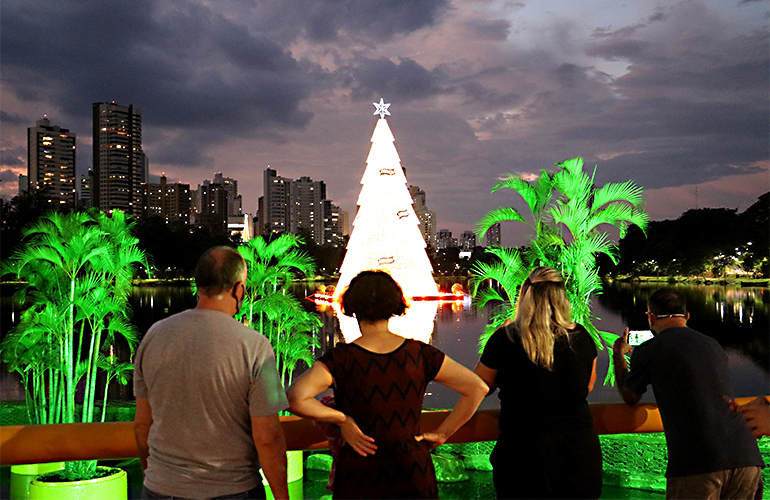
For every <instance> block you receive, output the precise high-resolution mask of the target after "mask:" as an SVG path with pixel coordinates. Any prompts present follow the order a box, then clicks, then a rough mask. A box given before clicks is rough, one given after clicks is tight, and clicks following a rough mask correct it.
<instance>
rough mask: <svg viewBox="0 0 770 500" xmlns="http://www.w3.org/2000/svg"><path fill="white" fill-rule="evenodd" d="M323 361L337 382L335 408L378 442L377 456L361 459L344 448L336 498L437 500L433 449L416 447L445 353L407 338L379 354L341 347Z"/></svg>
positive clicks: (336, 480)
mask: <svg viewBox="0 0 770 500" xmlns="http://www.w3.org/2000/svg"><path fill="white" fill-rule="evenodd" d="M319 361H321V362H323V363H324V364H325V365H326V366H327V367H328V368H329V371H331V374H332V376H333V377H334V404H335V408H336V409H337V410H340V411H341V412H343V413H345V414H347V415H350V416H351V417H353V419H354V420H355V421H356V423H357V424H358V427H359V428H360V429H361V431H362V432H363V433H364V434H366V435H367V436H371V437H372V438H374V443H375V444H376V445H377V451H376V452H375V453H374V454H373V455H369V456H366V457H362V456H360V455H359V454H358V453H356V452H355V450H353V448H352V447H350V446H343V447H342V450H341V451H340V455H339V457H338V458H337V472H336V476H335V479H334V498H438V488H437V484H436V473H435V470H434V468H433V460H432V459H431V455H430V445H429V444H428V443H427V442H425V441H421V442H417V441H415V440H414V436H416V435H418V434H419V424H420V413H421V411H422V400H423V397H424V396H425V387H426V386H427V385H428V382H430V381H431V380H433V379H434V378H435V376H436V374H437V373H438V371H439V369H440V368H441V364H442V363H443V361H444V353H442V352H441V351H439V350H438V349H436V348H435V347H432V346H430V345H427V344H425V343H423V342H419V341H416V340H410V339H407V340H406V341H404V343H403V344H401V346H399V347H398V348H397V349H396V350H395V351H392V352H389V353H386V354H378V353H374V352H371V351H367V350H366V349H364V348H362V347H359V346H358V345H356V344H338V345H337V346H336V347H334V348H333V349H331V350H330V351H328V352H327V353H326V354H324V355H323V356H322V357H321V358H320V359H319Z"/></svg>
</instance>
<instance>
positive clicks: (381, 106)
mask: <svg viewBox="0 0 770 500" xmlns="http://www.w3.org/2000/svg"><path fill="white" fill-rule="evenodd" d="M372 104H374V107H375V108H377V109H376V110H375V111H374V114H375V115H380V118H385V115H388V116H390V111H388V108H389V107H390V103H387V104H385V101H384V100H383V99H382V97H380V102H373V103H372Z"/></svg>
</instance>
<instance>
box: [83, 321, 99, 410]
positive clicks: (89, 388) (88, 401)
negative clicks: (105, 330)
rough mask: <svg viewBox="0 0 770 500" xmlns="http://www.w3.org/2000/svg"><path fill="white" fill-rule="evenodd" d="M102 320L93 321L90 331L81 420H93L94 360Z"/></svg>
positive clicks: (94, 392)
mask: <svg viewBox="0 0 770 500" xmlns="http://www.w3.org/2000/svg"><path fill="white" fill-rule="evenodd" d="M102 326H103V322H102V320H101V319H98V320H96V321H95V324H94V330H93V331H92V332H91V348H90V349H89V356H88V360H89V365H88V383H87V384H86V397H85V399H84V401H83V422H93V420H94V398H95V395H96V361H97V358H98V356H99V342H100V341H101V337H102Z"/></svg>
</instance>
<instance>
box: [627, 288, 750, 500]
mask: <svg viewBox="0 0 770 500" xmlns="http://www.w3.org/2000/svg"><path fill="white" fill-rule="evenodd" d="M689 318H690V314H689V313H688V312H687V302H686V300H685V299H684V297H682V295H680V294H679V293H677V292H676V291H674V290H672V289H670V288H663V289H660V290H657V291H656V292H655V293H653V294H652V296H650V298H649V300H648V301H647V321H648V323H649V325H650V330H651V331H652V333H653V334H654V337H653V338H652V339H650V340H648V341H647V342H644V343H643V344H642V345H639V346H638V347H636V348H634V349H633V354H632V356H631V369H630V371H629V367H628V363H627V362H626V358H625V355H626V354H628V353H630V352H631V351H632V347H631V346H629V344H628V329H626V331H625V333H624V334H623V335H621V336H620V337H619V338H618V340H617V341H616V342H615V344H614V345H613V347H612V351H613V353H612V360H613V365H614V367H615V379H616V382H617V387H618V390H619V391H620V395H621V396H622V397H623V400H624V401H625V402H626V403H628V404H630V405H634V404H636V403H637V402H639V400H640V399H641V397H642V394H644V393H645V392H646V391H647V386H648V385H652V390H653V393H654V394H655V400H656V402H657V403H658V407H659V410H660V416H661V420H662V421H663V429H664V431H665V434H666V446H667V448H668V467H667V469H666V479H667V480H666V498H755V497H756V498H761V490H762V476H761V473H760V472H761V471H760V468H761V467H763V466H764V462H763V461H762V456H761V455H760V453H759V448H758V447H757V442H756V440H755V439H754V437H753V436H752V435H751V431H749V429H748V428H747V427H746V425H745V424H744V422H743V419H742V418H741V417H740V415H738V414H737V413H735V412H733V411H731V410H730V406H729V404H728V403H726V402H725V400H724V397H725V396H727V397H731V395H732V387H731V384H730V374H729V371H728V368H727V355H726V354H725V352H724V350H723V349H722V347H721V346H720V345H719V344H718V343H717V342H716V341H715V340H714V339H712V338H710V337H707V336H706V335H703V334H701V333H699V332H697V331H695V330H693V329H691V328H688V327H687V320H688V319H689ZM757 494H759V497H757V496H756V495H757Z"/></svg>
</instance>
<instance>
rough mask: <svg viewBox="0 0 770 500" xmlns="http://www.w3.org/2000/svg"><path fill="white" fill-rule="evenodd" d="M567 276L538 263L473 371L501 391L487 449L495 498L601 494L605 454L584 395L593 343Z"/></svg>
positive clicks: (592, 368) (592, 370)
mask: <svg viewBox="0 0 770 500" xmlns="http://www.w3.org/2000/svg"><path fill="white" fill-rule="evenodd" d="M571 312H572V307H571V305H570V303H569V299H568V298H567V293H566V290H565V288H564V281H563V279H562V277H561V275H560V274H559V273H558V272H557V271H556V270H555V269H553V268H550V267H540V268H538V269H535V270H534V271H532V273H530V275H529V277H528V278H527V280H526V281H524V284H523V285H522V286H521V292H520V294H519V300H518V304H517V309H516V317H515V319H514V320H513V322H511V323H510V324H508V325H506V326H503V327H502V328H500V329H498V330H497V331H496V332H495V333H494V334H493V335H492V336H491V337H490V339H489V342H488V343H487V345H486V346H485V348H484V352H483V353H482V355H481V359H480V360H479V363H478V365H476V368H475V370H474V371H475V372H476V373H477V374H478V375H479V376H480V377H481V378H482V380H484V382H486V383H487V385H488V386H489V388H490V391H489V394H491V393H492V392H494V390H495V389H496V388H499V389H500V393H499V398H500V438H499V439H498V441H497V445H496V446H495V449H494V451H493V452H492V456H491V461H492V466H493V469H494V470H493V479H494V483H495V489H496V490H497V498H599V495H600V494H601V489H602V454H601V448H600V447H599V437H598V436H597V435H596V431H595V430H594V428H593V419H592V417H591V412H590V410H589V408H588V402H587V400H586V398H587V396H588V393H589V392H590V391H591V389H593V385H594V382H595V380H596V345H595V344H594V342H593V339H592V338H591V336H590V335H589V334H588V332H587V331H586V330H585V328H583V327H582V326H580V325H578V324H575V323H573V322H572V320H571Z"/></svg>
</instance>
